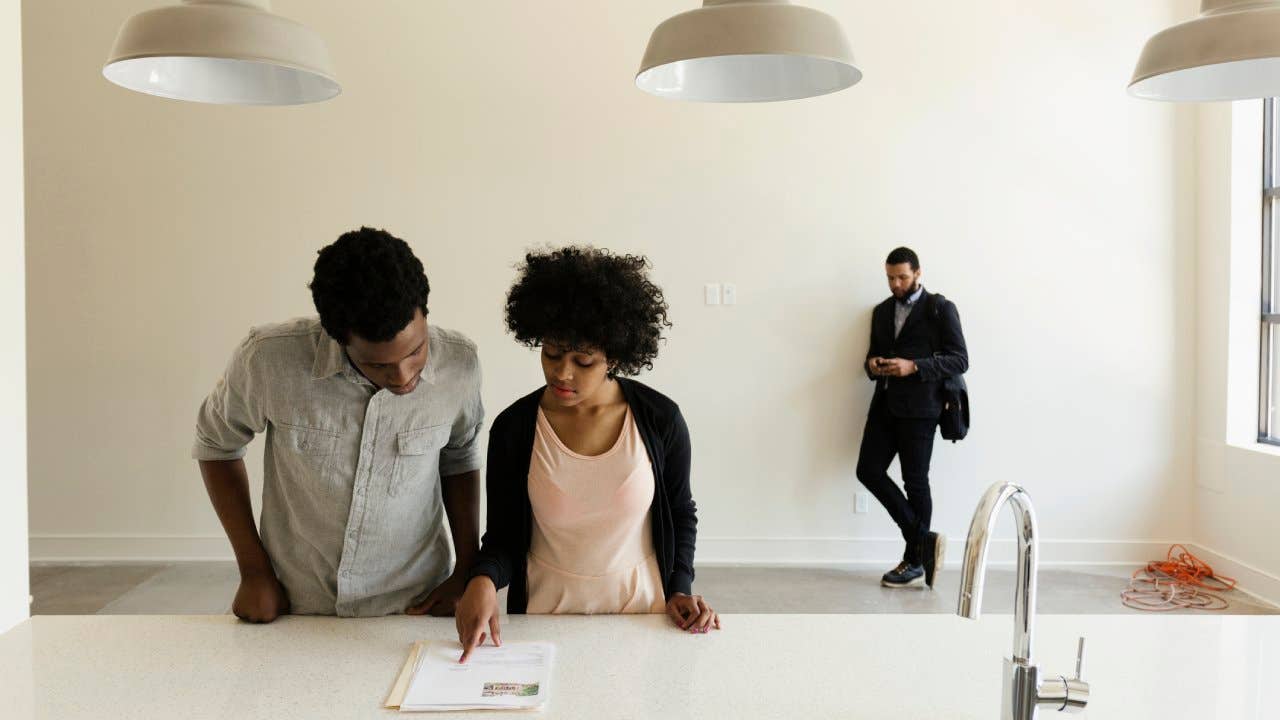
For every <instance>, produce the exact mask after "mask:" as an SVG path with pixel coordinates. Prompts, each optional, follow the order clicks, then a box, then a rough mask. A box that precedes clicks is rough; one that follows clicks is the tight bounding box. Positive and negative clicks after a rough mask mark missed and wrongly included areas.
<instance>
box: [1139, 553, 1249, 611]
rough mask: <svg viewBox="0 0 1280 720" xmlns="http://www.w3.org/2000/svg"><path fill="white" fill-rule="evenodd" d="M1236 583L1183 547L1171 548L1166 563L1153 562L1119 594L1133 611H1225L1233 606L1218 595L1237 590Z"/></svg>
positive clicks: (1162, 561)
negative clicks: (1216, 571)
mask: <svg viewBox="0 0 1280 720" xmlns="http://www.w3.org/2000/svg"><path fill="white" fill-rule="evenodd" d="M1235 586H1236V581H1235V579H1234V578H1229V577H1225V576H1221V575H1217V574H1215V573H1214V572H1213V568H1211V567H1209V563H1207V562H1205V561H1203V560H1201V559H1200V558H1198V557H1196V556H1195V555H1194V554H1192V552H1191V551H1190V550H1188V549H1187V548H1186V547H1185V546H1183V545H1174V546H1172V547H1170V548H1169V554H1168V555H1167V556H1166V557H1165V559H1164V560H1153V561H1151V562H1149V563H1147V566H1146V567H1144V568H1141V569H1139V570H1137V571H1136V572H1134V573H1133V577H1131V578H1130V579H1129V587H1127V588H1125V589H1124V591H1122V592H1121V593H1120V600H1121V602H1123V603H1124V605H1125V607H1129V608H1133V609H1134V610H1147V611H1151V612H1167V611H1169V610H1226V609H1227V607H1228V606H1229V605H1230V603H1228V602H1227V599H1226V598H1224V597H1222V595H1220V594H1219V593H1224V592H1229V591H1231V590H1233V589H1235Z"/></svg>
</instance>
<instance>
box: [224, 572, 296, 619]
mask: <svg viewBox="0 0 1280 720" xmlns="http://www.w3.org/2000/svg"><path fill="white" fill-rule="evenodd" d="M231 612H233V613H235V616H236V617H238V618H240V619H241V620H245V621H247V622H251V623H269V622H271V621H272V620H275V619H276V618H278V617H280V616H281V615H284V614H285V613H287V612H289V596H288V594H286V593H285V590H284V586H283V585H281V584H280V580H279V579H277V578H276V575H275V573H274V572H271V571H267V572H260V573H249V574H244V573H241V575H240V588H239V589H238V590H236V599H235V600H233V601H232V602H231Z"/></svg>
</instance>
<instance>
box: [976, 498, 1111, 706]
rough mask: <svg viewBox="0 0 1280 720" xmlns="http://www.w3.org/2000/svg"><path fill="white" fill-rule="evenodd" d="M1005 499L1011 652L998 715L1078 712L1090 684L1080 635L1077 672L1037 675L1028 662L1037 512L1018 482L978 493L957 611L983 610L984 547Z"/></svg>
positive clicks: (1033, 610)
mask: <svg viewBox="0 0 1280 720" xmlns="http://www.w3.org/2000/svg"><path fill="white" fill-rule="evenodd" d="M1005 503H1008V504H1009V505H1010V506H1011V507H1012V508H1013V515H1014V518H1015V519H1016V520H1017V524H1018V588H1017V594H1016V595H1015V596H1014V604H1013V656H1012V657H1008V658H1005V661H1004V692H1003V698H1002V700H1001V712H1000V717H1001V719H1002V720H1035V717H1036V713H1037V712H1038V711H1039V710H1040V708H1052V709H1054V710H1056V711H1058V712H1069V713H1077V712H1082V711H1083V710H1084V709H1085V706H1086V705H1088V704H1089V683H1087V682H1085V681H1084V680H1083V679H1082V673H1083V671H1084V638H1080V646H1079V648H1078V649H1077V653H1076V676H1075V677H1074V678H1071V679H1068V678H1067V677H1065V676H1062V675H1056V676H1052V677H1046V678H1044V679H1043V680H1041V678H1040V669H1039V668H1037V667H1036V666H1035V664H1034V663H1032V661H1031V633H1032V630H1033V629H1034V626H1035V622H1036V571H1037V565H1036V563H1037V561H1038V549H1037V545H1036V540H1037V538H1036V534H1037V528H1036V511H1035V508H1033V507H1032V506H1031V496H1030V495H1028V494H1027V491H1026V490H1023V489H1022V488H1021V487H1018V486H1017V485H1013V484H1009V483H1003V484H1002V483H996V484H995V485H992V486H991V487H990V488H989V489H988V490H987V492H986V494H984V495H983V496H982V501H981V502H980V503H978V509H977V510H975V511H974V513H973V521H972V522H971V523H970V524H969V538H968V539H967V540H966V541H965V545H964V571H963V573H962V574H961V576H960V603H959V606H958V607H957V609H956V614H957V615H959V616H961V617H966V618H969V619H970V620H977V619H978V618H979V617H980V616H981V614H982V587H983V584H984V583H985V582H986V575H987V547H988V545H990V542H991V533H992V531H994V530H995V526H996V519H997V517H998V516H999V514H1000V509H1001V508H1003V507H1004V506H1005Z"/></svg>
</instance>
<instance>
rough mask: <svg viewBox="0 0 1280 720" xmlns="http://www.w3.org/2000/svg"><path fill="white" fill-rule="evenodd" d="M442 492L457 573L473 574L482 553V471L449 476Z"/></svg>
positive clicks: (444, 482) (441, 488)
mask: <svg viewBox="0 0 1280 720" xmlns="http://www.w3.org/2000/svg"><path fill="white" fill-rule="evenodd" d="M440 490H441V494H442V495H443V497H444V512H445V514H446V515H448V516H449V531H450V533H451V534H452V536H453V551H454V553H455V554H456V555H457V556H458V562H457V568H456V570H455V572H460V573H467V572H470V570H471V566H472V565H473V564H475V561H476V555H478V554H479V553H480V471H479V470H473V471H471V472H468V473H462V474H461V475H450V476H449V477H446V478H444V479H443V481H442V482H441V486H440Z"/></svg>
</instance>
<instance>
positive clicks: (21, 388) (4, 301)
mask: <svg viewBox="0 0 1280 720" xmlns="http://www.w3.org/2000/svg"><path fill="white" fill-rule="evenodd" d="M0 38H2V39H0V327H3V328H4V329H5V341H4V342H3V343H0V633H3V632H4V631H6V630H8V629H9V628H11V627H13V626H14V625H16V624H17V623H19V622H21V621H22V620H25V619H26V618H27V614H28V611H29V609H30V606H29V604H28V602H27V599H28V597H29V595H28V589H27V378H26V372H27V352H26V335H25V326H26V311H25V295H24V290H23V283H24V279H25V278H24V274H23V259H22V255H23V247H22V245H23V227H22V192H23V187H22V5H21V3H20V2H19V0H4V2H0Z"/></svg>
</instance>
